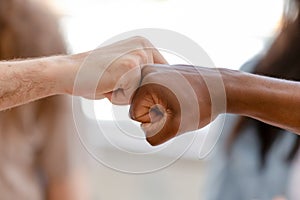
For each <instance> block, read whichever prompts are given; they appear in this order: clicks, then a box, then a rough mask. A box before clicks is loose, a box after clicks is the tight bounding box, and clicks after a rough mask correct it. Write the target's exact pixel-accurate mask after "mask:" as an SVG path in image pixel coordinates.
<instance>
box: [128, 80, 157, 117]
mask: <svg viewBox="0 0 300 200" xmlns="http://www.w3.org/2000/svg"><path fill="white" fill-rule="evenodd" d="M153 105H155V102H154V101H153V99H152V98H151V97H150V96H149V93H148V86H146V85H145V86H141V87H140V88H139V89H138V90H137V91H136V92H135V93H134V95H133V97H132V101H131V106H130V109H129V115H130V117H131V119H133V120H135V121H138V122H141V123H150V122H151V118H150V115H149V111H150V108H151V106H153Z"/></svg>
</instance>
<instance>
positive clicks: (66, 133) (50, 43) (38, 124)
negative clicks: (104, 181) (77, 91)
mask: <svg viewBox="0 0 300 200" xmlns="http://www.w3.org/2000/svg"><path fill="white" fill-rule="evenodd" d="M0 10H1V11H0V60H8V59H20V58H29V57H30V58H33V57H41V56H50V55H56V54H65V53H66V46H65V44H64V40H63V37H62V35H61V33H60V30H59V25H58V21H57V19H56V17H55V16H54V15H53V14H52V13H50V12H49V11H48V10H47V8H46V7H44V6H42V5H40V4H38V3H36V2H32V1H30V0H0ZM76 136H77V135H76V130H75V126H74V122H73V120H72V113H71V103H70V99H69V98H67V97H63V96H52V97H48V98H45V99H43V100H39V101H35V102H33V103H29V104H27V105H23V106H19V107H16V108H13V109H10V110H6V111H2V112H0V199H4V200H13V199H20V200H22V199H24V200H25V199H26V200H27V199H28V200H42V199H48V200H60V199H61V200H68V199H70V200H71V199H72V200H83V199H85V200H86V199H89V197H88V196H89V192H88V181H87V177H86V175H87V174H86V173H85V171H86V166H85V165H84V164H83V163H85V162H84V160H85V159H84V156H83V152H82V149H81V145H80V143H79V142H78V141H77V140H78V139H77V137H76Z"/></svg>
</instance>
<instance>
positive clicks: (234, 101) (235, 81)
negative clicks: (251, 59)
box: [222, 70, 300, 134]
mask: <svg viewBox="0 0 300 200" xmlns="http://www.w3.org/2000/svg"><path fill="white" fill-rule="evenodd" d="M222 76H223V80H224V84H225V89H226V95H227V112H229V113H234V114H240V115H244V116H249V117H252V118H255V119H258V120H260V121H263V122H266V123H269V124H272V125H274V126H278V127H281V128H283V129H287V130H290V131H292V132H295V133H298V134H300V83H299V82H294V81H286V80H280V79H275V78H269V77H264V76H258V75H253V74H249V73H243V72H239V71H232V70H222Z"/></svg>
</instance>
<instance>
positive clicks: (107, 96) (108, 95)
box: [103, 92, 113, 101]
mask: <svg viewBox="0 0 300 200" xmlns="http://www.w3.org/2000/svg"><path fill="white" fill-rule="evenodd" d="M112 94H113V92H108V93H104V94H103V96H105V97H106V98H107V99H108V100H109V101H111V98H112Z"/></svg>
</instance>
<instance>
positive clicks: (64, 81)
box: [49, 53, 85, 95]
mask: <svg viewBox="0 0 300 200" xmlns="http://www.w3.org/2000/svg"><path fill="white" fill-rule="evenodd" d="M84 58H85V53H81V54H74V55H64V56H57V57H53V58H50V59H51V61H52V62H53V63H52V67H51V68H50V69H49V71H50V72H49V76H50V77H51V78H52V79H53V80H54V82H55V83H56V84H55V91H56V93H57V94H68V95H72V94H73V88H74V82H75V79H76V75H77V72H78V70H79V68H80V65H81V64H82V62H83V60H84Z"/></svg>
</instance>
